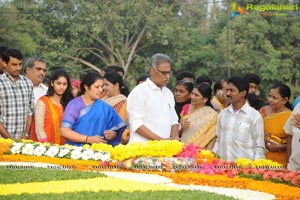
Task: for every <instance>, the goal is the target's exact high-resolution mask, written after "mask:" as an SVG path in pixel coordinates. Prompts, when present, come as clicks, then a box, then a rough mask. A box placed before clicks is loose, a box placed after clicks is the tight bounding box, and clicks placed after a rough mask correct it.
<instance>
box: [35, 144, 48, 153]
mask: <svg viewBox="0 0 300 200" xmlns="http://www.w3.org/2000/svg"><path fill="white" fill-rule="evenodd" d="M46 150H47V149H46V147H45V146H43V145H39V146H37V147H36V148H35V149H34V152H33V155H35V156H41V155H43V154H44V153H45V152H46Z"/></svg>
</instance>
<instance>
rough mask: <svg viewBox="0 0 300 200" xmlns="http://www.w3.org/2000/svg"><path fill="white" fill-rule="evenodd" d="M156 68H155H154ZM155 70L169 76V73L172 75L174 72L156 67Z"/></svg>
mask: <svg viewBox="0 0 300 200" xmlns="http://www.w3.org/2000/svg"><path fill="white" fill-rule="evenodd" d="M154 69H155V68H154ZM155 71H157V72H159V73H161V74H162V75H163V76H167V75H170V76H172V74H173V72H172V71H161V70H159V69H155Z"/></svg>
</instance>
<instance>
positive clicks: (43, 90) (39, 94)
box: [33, 83, 48, 104]
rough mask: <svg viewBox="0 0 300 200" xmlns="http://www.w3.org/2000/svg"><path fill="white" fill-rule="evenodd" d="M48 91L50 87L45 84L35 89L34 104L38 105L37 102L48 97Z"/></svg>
mask: <svg viewBox="0 0 300 200" xmlns="http://www.w3.org/2000/svg"><path fill="white" fill-rule="evenodd" d="M47 91H48V87H47V86H46V85H44V84H43V83H41V84H39V85H38V86H34V87H33V94H34V104H36V102H37V100H39V98H41V97H42V96H44V95H46V93H47Z"/></svg>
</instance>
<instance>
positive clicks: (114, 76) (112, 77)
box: [104, 72, 129, 97]
mask: <svg viewBox="0 0 300 200" xmlns="http://www.w3.org/2000/svg"><path fill="white" fill-rule="evenodd" d="M104 78H105V79H106V80H107V81H109V82H110V83H112V84H114V85H115V84H116V83H119V90H120V93H121V94H123V95H125V96H126V97H127V96H128V95H129V90H128V88H127V87H124V82H123V78H122V77H121V76H120V74H118V73H117V72H109V73H105V75H104Z"/></svg>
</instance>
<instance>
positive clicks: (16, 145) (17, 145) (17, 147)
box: [10, 142, 23, 154]
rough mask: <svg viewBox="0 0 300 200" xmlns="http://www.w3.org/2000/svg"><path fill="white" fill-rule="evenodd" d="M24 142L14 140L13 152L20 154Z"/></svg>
mask: <svg viewBox="0 0 300 200" xmlns="http://www.w3.org/2000/svg"><path fill="white" fill-rule="evenodd" d="M22 146H23V143H19V142H14V143H13V146H12V148H11V149H10V151H11V153H12V154H19V153H20V152H21V148H22Z"/></svg>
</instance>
